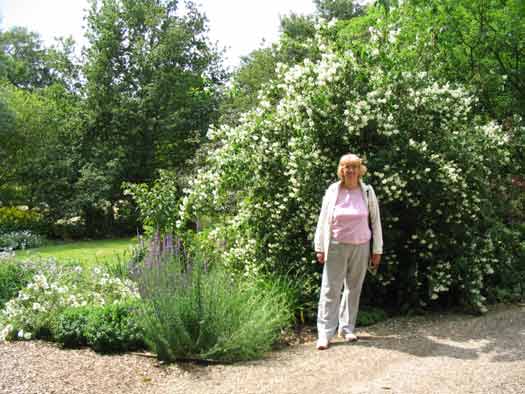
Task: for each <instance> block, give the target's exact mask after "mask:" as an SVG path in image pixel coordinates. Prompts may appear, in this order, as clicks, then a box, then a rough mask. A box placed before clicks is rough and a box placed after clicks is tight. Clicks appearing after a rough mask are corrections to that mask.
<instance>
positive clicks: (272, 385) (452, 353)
mask: <svg viewBox="0 0 525 394" xmlns="http://www.w3.org/2000/svg"><path fill="white" fill-rule="evenodd" d="M358 336H359V337H360V340H359V341H358V342H357V343H353V344H347V343H344V342H342V341H341V340H335V341H334V342H333V343H332V344H331V346H330V348H329V349H327V350H325V351H317V350H316V349H315V342H314V338H313V337H312V336H311V335H305V336H303V339H305V340H306V343H303V344H298V345H293V346H289V347H285V348H284V349H282V350H279V351H274V352H272V353H270V354H268V355H267V357H266V358H265V359H263V360H258V361H253V362H245V363H238V364H234V365H210V366H199V365H195V364H178V365H170V366H163V365H160V364H159V363H158V362H157V361H156V359H155V358H154V357H151V355H149V354H147V353H133V354H124V355H113V356H103V355H98V354H96V353H94V352H92V351H91V350H89V349H80V350H62V349H60V348H59V347H58V346H56V345H54V344H51V343H46V342H41V341H30V342H11V343H0V393H2V394H4V393H5V394H14V393H17V394H26V393H27V394H36V393H46V394H48V393H56V394H59V393H60V394H61V393H77V394H84V393H86V394H87V393H90V394H92V393H93V394H98V393H104V394H106V393H108V394H109V393H115V394H117V393H126V394H134V393H154V394H179V393H180V394H182V393H192V394H200V393H214V394H222V393H224V394H226V393H228V394H230V393H231V394H234V393H282V394H287V393H290V394H292V393H316V394H317V393H330V394H354V393H355V394H357V393H378V394H385V393H399V394H401V393H403V394H405V393H411V394H419V393H422V394H423V393H425V394H429V393H432V394H446V393H472V394H485V393H486V394H499V393H501V394H503V393H505V394H525V305H510V306H509V305H498V306H495V307H493V308H492V309H491V310H490V311H489V313H487V314H486V315H484V316H479V317H474V316H468V315H460V314H442V315H439V314H432V315H427V316H419V317H411V318H395V319H390V320H388V321H386V322H383V323H380V324H377V325H375V326H372V327H370V328H368V329H367V330H361V331H358Z"/></svg>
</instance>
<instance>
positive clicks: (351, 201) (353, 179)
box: [315, 154, 383, 350]
mask: <svg viewBox="0 0 525 394" xmlns="http://www.w3.org/2000/svg"><path fill="white" fill-rule="evenodd" d="M365 173H366V167H365V166H364V165H363V163H362V160H361V159H360V158H359V157H358V156H356V155H354V154H347V155H344V156H342V157H341V159H340V160H339V166H338V169H337V175H338V177H339V182H336V183H334V184H332V185H330V187H328V189H327V190H326V193H325V195H324V197H323V204H322V208H321V214H320V215H319V221H318V223H317V229H316V232H315V252H316V257H317V261H318V262H319V264H324V268H323V279H322V284H321V294H320V297H319V309H318V314H317V332H318V340H317V349H319V350H324V349H326V348H328V344H329V342H330V339H331V338H332V337H333V336H334V335H335V332H336V329H337V328H338V327H339V332H340V334H341V335H342V336H343V337H344V339H345V341H347V342H352V341H355V340H357V337H356V336H355V334H354V328H355V322H356V318H357V311H358V308H359V297H360V295H361V288H362V286H363V280H364V279H365V274H366V270H367V267H368V262H369V261H370V260H371V263H372V266H373V269H377V268H378V267H379V263H380V261H381V254H382V253H383V235H382V230H381V218H380V214H379V204H378V202H377V198H376V195H375V193H374V189H372V186H370V185H366V184H364V183H363V182H362V181H361V177H362V176H363V175H364V174H365ZM371 239H372V240H373V242H372V243H373V247H372V256H371V257H370V241H371ZM343 284H344V286H345V291H344V293H343V303H342V308H341V312H340V313H338V312H339V306H340V300H341V289H342V287H343ZM338 317H339V319H338ZM338 320H339V321H338Z"/></svg>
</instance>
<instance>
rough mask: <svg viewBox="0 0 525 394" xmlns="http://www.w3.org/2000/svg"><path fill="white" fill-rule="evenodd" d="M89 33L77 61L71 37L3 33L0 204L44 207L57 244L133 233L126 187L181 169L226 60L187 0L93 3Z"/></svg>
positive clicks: (211, 107) (212, 108) (212, 115)
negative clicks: (50, 40)
mask: <svg viewBox="0 0 525 394" xmlns="http://www.w3.org/2000/svg"><path fill="white" fill-rule="evenodd" d="M182 9H184V11H183V12H181V11H182ZM86 34H87V37H88V40H89V45H88V47H87V48H86V49H85V52H84V54H85V56H84V57H83V58H82V59H81V60H78V59H76V58H75V55H74V44H73V42H72V41H71V40H70V39H66V40H61V41H59V42H57V44H56V45H55V46H53V47H50V48H47V47H45V46H44V45H43V44H42V42H41V40H40V38H39V36H38V35H37V34H36V33H32V32H28V31H26V30H24V29H20V28H14V29H12V30H9V31H0V57H1V58H2V59H3V61H2V68H1V69H0V114H1V115H2V120H1V122H2V124H1V126H2V128H1V133H2V144H1V146H0V159H2V163H5V165H3V166H2V168H0V204H2V205H27V206H29V207H36V208H38V209H40V210H41V211H42V212H43V214H44V215H45V216H46V218H47V219H48V222H49V223H50V226H49V227H48V228H47V230H48V231H47V233H48V234H49V235H50V236H53V237H82V236H86V235H87V236H90V237H95V236H96V237H102V236H106V235H109V234H120V235H122V234H129V233H130V232H134V231H135V230H136V222H137V217H136V215H135V214H134V212H135V211H134V207H133V206H131V205H130V203H129V201H128V200H126V198H125V197H124V196H123V193H122V189H121V185H122V182H124V181H129V182H150V181H152V180H153V179H154V178H155V177H156V174H157V170H158V169H166V170H175V171H177V172H178V173H182V172H184V171H186V169H185V163H186V161H187V160H188V159H190V158H192V157H193V155H194V152H195V150H196V149H197V148H198V146H199V145H200V143H201V141H202V139H203V137H204V135H205V132H206V130H207V128H208V125H209V124H210V122H212V121H213V120H214V119H216V118H217V116H218V115H217V113H218V98H219V92H218V87H220V85H221V84H222V80H223V78H224V75H223V72H222V69H221V66H220V63H219V60H220V56H219V53H218V51H217V50H216V49H215V48H214V47H213V45H211V44H210V43H209V41H208V38H207V21H206V19H205V17H204V16H203V15H202V14H201V13H200V12H199V11H198V9H197V8H196V7H195V6H194V5H193V4H192V3H191V2H185V4H181V3H179V2H174V1H168V0H162V1H156V0H148V1H142V2H129V1H123V0H111V1H92V2H90V8H89V10H88V15H87V32H86ZM4 115H5V116H4ZM4 126H5V127H4Z"/></svg>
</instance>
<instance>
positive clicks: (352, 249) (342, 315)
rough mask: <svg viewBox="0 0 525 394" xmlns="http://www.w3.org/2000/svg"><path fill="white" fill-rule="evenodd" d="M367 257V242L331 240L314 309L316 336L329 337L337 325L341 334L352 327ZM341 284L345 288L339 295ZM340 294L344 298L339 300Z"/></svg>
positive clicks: (368, 248)
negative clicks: (315, 312) (348, 242)
mask: <svg viewBox="0 0 525 394" xmlns="http://www.w3.org/2000/svg"><path fill="white" fill-rule="evenodd" d="M369 259H370V243H369V242H367V243H364V244H361V245H350V244H342V243H338V242H335V241H331V242H330V248H329V249H328V253H327V255H326V258H325V264H324V269H323V279H322V282H321V293H320V296H319V309H318V311H317V332H318V336H319V338H324V339H326V340H330V338H332V337H333V336H334V335H335V331H336V329H337V327H338V326H339V331H340V332H341V333H342V334H348V333H351V332H353V331H354V328H355V322H356V319H357V312H358V310H359V298H360V297H361V289H362V287H363V281H364V279H365V276H366V270H367V267H368V260H369ZM343 284H344V287H345V291H344V292H343V296H342V297H341V289H342V288H343ZM341 298H343V300H342V303H341ZM340 306H341V309H340Z"/></svg>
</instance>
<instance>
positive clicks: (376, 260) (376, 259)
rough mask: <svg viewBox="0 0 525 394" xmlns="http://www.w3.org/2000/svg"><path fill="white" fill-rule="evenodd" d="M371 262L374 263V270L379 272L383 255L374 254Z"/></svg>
mask: <svg viewBox="0 0 525 394" xmlns="http://www.w3.org/2000/svg"><path fill="white" fill-rule="evenodd" d="M370 260H371V261H372V266H373V267H374V270H377V269H378V268H379V263H381V255H380V254H377V253H373V254H372V258H371V259H370Z"/></svg>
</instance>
